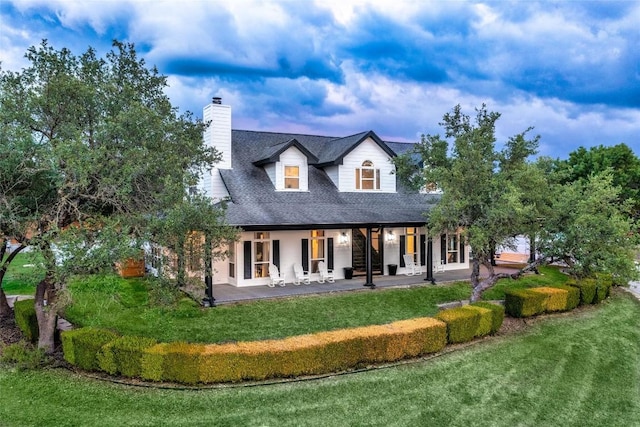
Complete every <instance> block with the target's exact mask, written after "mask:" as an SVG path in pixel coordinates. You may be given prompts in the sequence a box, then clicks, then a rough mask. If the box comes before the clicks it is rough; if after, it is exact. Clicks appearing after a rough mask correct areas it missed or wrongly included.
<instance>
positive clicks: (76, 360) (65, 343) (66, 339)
mask: <svg viewBox="0 0 640 427" xmlns="http://www.w3.org/2000/svg"><path fill="white" fill-rule="evenodd" d="M61 337H62V350H63V352H64V358H65V360H66V361H67V362H69V363H71V364H72V365H75V366H77V367H79V368H81V369H85V370H87V371H96V370H99V369H100V365H99V362H98V353H99V352H100V350H101V349H102V346H103V345H105V344H107V343H109V342H111V341H113V340H115V339H116V338H118V334H116V333H114V332H111V331H108V330H106V329H95V328H81V329H74V330H71V331H65V332H63V333H62V334H61Z"/></svg>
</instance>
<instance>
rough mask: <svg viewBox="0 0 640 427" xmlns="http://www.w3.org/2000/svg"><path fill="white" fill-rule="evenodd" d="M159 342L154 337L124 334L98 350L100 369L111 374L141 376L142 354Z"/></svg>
mask: <svg viewBox="0 0 640 427" xmlns="http://www.w3.org/2000/svg"><path fill="white" fill-rule="evenodd" d="M157 343H158V342H157V341H156V340H155V339H153V338H145V337H136V336H123V337H119V338H116V339H115V340H113V341H111V342H109V343H107V344H105V345H103V346H102V348H101V349H100V351H99V352H98V356H97V357H98V365H99V367H100V369H102V370H103V371H105V372H108V373H109V374H111V375H114V374H118V373H120V374H122V375H124V376H126V377H139V376H140V375H141V373H142V354H143V353H144V350H146V349H147V348H149V347H153V346H154V345H156V344H157Z"/></svg>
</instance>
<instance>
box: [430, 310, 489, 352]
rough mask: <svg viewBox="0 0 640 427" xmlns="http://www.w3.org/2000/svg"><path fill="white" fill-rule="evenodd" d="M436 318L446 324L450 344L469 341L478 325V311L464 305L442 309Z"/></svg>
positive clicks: (474, 334)
mask: <svg viewBox="0 0 640 427" xmlns="http://www.w3.org/2000/svg"><path fill="white" fill-rule="evenodd" d="M436 319H439V320H442V321H443V322H444V323H446V324H447V341H448V342H449V343H452V344H453V343H461V342H467V341H471V340H472V339H473V338H474V337H475V336H476V332H477V331H478V328H479V326H480V313H479V312H478V311H476V310H469V309H466V308H464V307H456V308H449V309H447V310H443V311H441V312H439V313H438V314H436Z"/></svg>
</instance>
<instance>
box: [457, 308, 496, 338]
mask: <svg viewBox="0 0 640 427" xmlns="http://www.w3.org/2000/svg"><path fill="white" fill-rule="evenodd" d="M462 308H463V309H465V310H471V311H473V312H474V313H477V314H479V315H480V317H479V321H478V329H477V330H476V333H475V337H483V336H485V335H489V334H490V333H492V326H493V312H492V311H491V310H490V309H489V308H485V307H482V306H478V305H464V306H462Z"/></svg>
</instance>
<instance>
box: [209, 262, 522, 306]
mask: <svg viewBox="0 0 640 427" xmlns="http://www.w3.org/2000/svg"><path fill="white" fill-rule="evenodd" d="M495 269H496V271H501V272H502V271H504V272H514V271H516V269H515V267H510V266H500V265H498V266H497V267H495ZM483 272H484V274H485V275H486V274H487V273H486V270H484V268H483ZM470 275H471V270H470V269H464V270H452V271H445V272H441V273H435V274H433V278H434V280H435V283H436V285H437V284H444V283H450V282H456V281H461V280H469V277H470ZM425 278H426V273H423V274H421V275H414V276H406V275H404V274H401V275H396V276H388V275H387V276H375V277H374V279H373V283H374V285H375V287H376V289H383V288H401V287H414V286H433V284H432V283H431V281H429V280H425ZM366 283H367V278H366V277H354V278H353V279H338V280H336V281H335V283H317V282H314V281H312V282H311V284H309V285H305V284H302V285H299V286H296V285H294V284H291V283H287V285H286V286H276V287H274V288H271V287H269V286H266V285H264V286H250V287H236V286H233V285H230V284H226V283H219V284H214V285H213V297H214V298H215V304H218V305H222V304H232V303H236V302H248V301H253V300H264V299H273V298H286V297H294V296H303V295H317V294H332V293H338V292H356V291H363V292H371V291H372V290H371V289H370V288H369V287H367V286H365V284H366Z"/></svg>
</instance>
